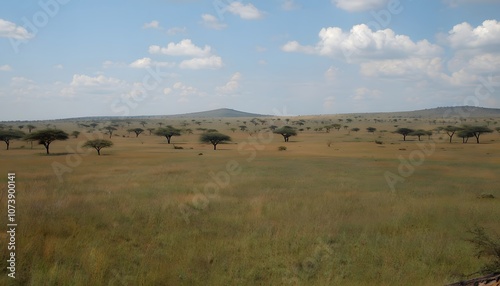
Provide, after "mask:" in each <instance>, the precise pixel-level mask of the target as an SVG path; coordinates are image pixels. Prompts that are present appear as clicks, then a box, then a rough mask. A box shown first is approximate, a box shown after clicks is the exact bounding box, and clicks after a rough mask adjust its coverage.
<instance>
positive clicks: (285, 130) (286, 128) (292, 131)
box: [273, 126, 297, 142]
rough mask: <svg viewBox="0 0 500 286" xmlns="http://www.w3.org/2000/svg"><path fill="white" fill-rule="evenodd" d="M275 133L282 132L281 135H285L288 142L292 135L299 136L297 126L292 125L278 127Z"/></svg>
mask: <svg viewBox="0 0 500 286" xmlns="http://www.w3.org/2000/svg"><path fill="white" fill-rule="evenodd" d="M273 133H276V134H280V135H281V136H283V139H284V140H285V142H288V140H289V138H290V137H292V136H297V131H296V130H295V128H293V127H290V126H283V127H281V128H278V129H276V130H274V131H273Z"/></svg>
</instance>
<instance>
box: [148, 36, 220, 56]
mask: <svg viewBox="0 0 500 286" xmlns="http://www.w3.org/2000/svg"><path fill="white" fill-rule="evenodd" d="M211 51H212V48H211V47H210V46H207V45H205V47H203V48H200V47H197V46H196V45H194V44H193V42H192V41H191V40H190V39H184V40H182V41H180V42H179V43H173V42H172V43H169V44H168V45H167V46H166V47H160V46H155V45H154V46H150V47H149V53H150V54H163V55H168V56H193V57H207V56H209V55H210V54H211Z"/></svg>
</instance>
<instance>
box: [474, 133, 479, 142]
mask: <svg viewBox="0 0 500 286" xmlns="http://www.w3.org/2000/svg"><path fill="white" fill-rule="evenodd" d="M479 135H481V134H479V133H478V134H474V137H476V142H477V144H479Z"/></svg>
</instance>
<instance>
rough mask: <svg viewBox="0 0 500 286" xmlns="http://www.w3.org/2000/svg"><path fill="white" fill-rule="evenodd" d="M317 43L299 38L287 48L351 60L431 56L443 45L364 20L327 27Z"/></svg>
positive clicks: (287, 50)
mask: <svg viewBox="0 0 500 286" xmlns="http://www.w3.org/2000/svg"><path fill="white" fill-rule="evenodd" d="M319 38H320V40H319V42H318V43H317V44H316V45H315V46H307V45H306V46H303V45H301V44H300V43H298V42H296V41H291V42H288V43H286V44H285V45H284V46H283V47H282V50H283V51H285V52H302V53H308V54H317V55H321V56H328V57H336V58H342V57H344V58H345V59H347V60H348V61H350V60H364V59H381V58H406V57H409V56H420V57H430V56H434V55H437V54H439V53H441V51H442V48H441V47H439V46H437V45H434V44H431V43H429V42H428V41H427V40H422V41H419V42H414V41H412V40H411V38H410V37H408V36H406V35H397V34H395V33H394V31H392V30H391V29H385V30H378V31H372V30H371V29H370V28H369V27H368V26H367V25H365V24H361V25H356V26H354V27H352V29H351V30H350V31H349V32H344V31H342V29H340V28H338V27H328V28H323V29H321V31H320V32H319Z"/></svg>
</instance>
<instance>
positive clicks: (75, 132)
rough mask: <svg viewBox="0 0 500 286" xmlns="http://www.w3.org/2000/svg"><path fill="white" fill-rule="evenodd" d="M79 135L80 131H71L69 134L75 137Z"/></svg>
mask: <svg viewBox="0 0 500 286" xmlns="http://www.w3.org/2000/svg"><path fill="white" fill-rule="evenodd" d="M79 135H80V131H73V132H72V133H71V136H73V137H75V138H78V136H79Z"/></svg>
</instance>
